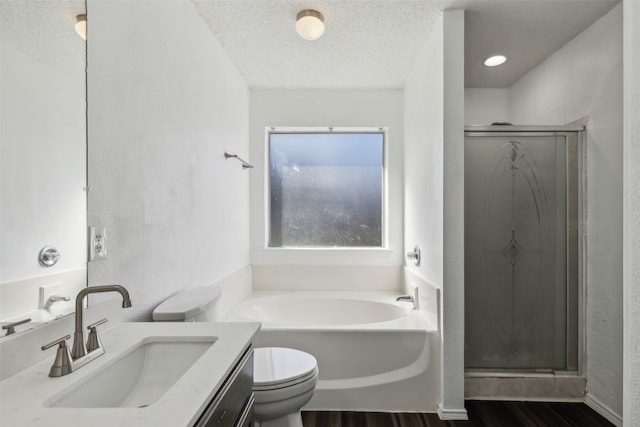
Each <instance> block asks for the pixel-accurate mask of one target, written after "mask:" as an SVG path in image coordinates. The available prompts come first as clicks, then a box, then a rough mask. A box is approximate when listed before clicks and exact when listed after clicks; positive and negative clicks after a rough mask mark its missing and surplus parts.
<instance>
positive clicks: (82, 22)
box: [74, 14, 87, 40]
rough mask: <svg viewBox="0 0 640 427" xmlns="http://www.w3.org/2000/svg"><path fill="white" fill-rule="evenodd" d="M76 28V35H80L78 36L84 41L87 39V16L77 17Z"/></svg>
mask: <svg viewBox="0 0 640 427" xmlns="http://www.w3.org/2000/svg"><path fill="white" fill-rule="evenodd" d="M74 28H75V29H76V33H78V35H79V36H80V37H82V39H83V40H86V39H87V15H84V14H82V15H78V16H76V25H74Z"/></svg>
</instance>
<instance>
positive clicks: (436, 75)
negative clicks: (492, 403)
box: [404, 11, 466, 419]
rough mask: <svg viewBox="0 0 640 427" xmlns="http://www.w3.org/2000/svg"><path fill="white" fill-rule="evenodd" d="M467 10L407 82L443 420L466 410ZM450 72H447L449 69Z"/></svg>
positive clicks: (417, 230)
mask: <svg viewBox="0 0 640 427" xmlns="http://www.w3.org/2000/svg"><path fill="white" fill-rule="evenodd" d="M463 58H464V12H463V11H446V12H443V15H442V18H441V19H440V20H439V21H438V23H437V24H436V25H435V26H434V29H433V31H432V33H431V36H430V38H429V40H427V41H426V45H425V48H424V51H423V52H422V53H421V55H420V57H419V59H418V61H417V63H416V65H415V66H414V68H413V70H412V71H411V74H410V75H409V77H408V78H407V81H406V84H405V104H404V110H405V122H404V123H405V242H406V245H407V246H411V247H413V244H415V243H417V244H419V245H420V247H421V249H422V258H423V261H422V264H421V265H420V266H419V267H416V266H413V265H412V264H411V263H409V264H408V267H407V269H408V271H409V272H410V273H414V274H416V275H417V276H418V277H420V278H422V279H424V280H425V281H426V282H427V283H430V284H433V285H434V286H435V287H437V288H440V289H441V302H440V303H441V306H442V319H441V325H440V328H441V331H442V348H441V361H442V365H441V380H440V381H441V385H440V388H441V401H440V407H439V409H438V412H439V414H440V415H441V416H442V417H443V418H447V419H455V418H466V411H465V409H464V357H463V354H464V271H463V269H462V268H461V266H462V265H464V242H463V240H464V230H463V226H464V218H463V215H464V200H463V190H464V181H463V166H464V150H463V148H464V133H463V124H464V83H463V78H464V63H463ZM445 70H446V73H445Z"/></svg>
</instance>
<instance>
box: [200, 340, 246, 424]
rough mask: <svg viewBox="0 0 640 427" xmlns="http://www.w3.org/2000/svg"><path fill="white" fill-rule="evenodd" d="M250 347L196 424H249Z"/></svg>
mask: <svg viewBox="0 0 640 427" xmlns="http://www.w3.org/2000/svg"><path fill="white" fill-rule="evenodd" d="M252 386H253V348H252V347H251V346H249V347H248V348H247V349H246V350H245V352H244V354H243V355H242V357H241V358H240V361H239V362H238V363H237V364H236V366H235V367H234V369H233V370H232V371H231V373H230V374H229V376H228V377H227V379H226V380H225V381H224V383H223V384H222V387H221V388H220V390H219V391H218V392H217V393H216V394H215V396H214V397H213V399H212V400H211V402H209V404H208V405H207V408H206V409H205V411H204V412H203V414H202V415H201V416H200V418H199V419H198V421H197V422H196V424H195V427H250V426H251V425H252V423H253V402H254V397H253V392H252V391H251V388H252Z"/></svg>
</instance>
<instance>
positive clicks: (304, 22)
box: [296, 9, 324, 41]
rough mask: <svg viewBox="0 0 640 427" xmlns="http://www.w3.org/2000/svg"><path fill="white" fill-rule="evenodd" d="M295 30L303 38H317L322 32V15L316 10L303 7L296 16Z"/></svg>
mask: <svg viewBox="0 0 640 427" xmlns="http://www.w3.org/2000/svg"><path fill="white" fill-rule="evenodd" d="M296 31H297V32H298V35H300V37H302V38H303V39H305V40H310V41H311V40H317V39H319V38H320V37H321V36H322V34H323V33H324V17H323V16H322V14H321V13H320V12H318V11H317V10H312V9H305V10H303V11H301V12H299V13H298V16H297V17H296Z"/></svg>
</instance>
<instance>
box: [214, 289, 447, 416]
mask: <svg viewBox="0 0 640 427" xmlns="http://www.w3.org/2000/svg"><path fill="white" fill-rule="evenodd" d="M398 295H399V294H398V293H380V292H376V293H368V292H367V293H364V292H271V291H269V292H266V291H261V292H254V293H252V294H251V295H250V296H249V297H248V298H246V299H245V300H244V301H242V302H241V303H240V304H238V305H237V306H236V307H234V308H233V309H232V310H231V311H230V312H229V313H227V314H226V315H225V316H224V317H223V318H222V320H223V321H260V322H262V330H261V331H260V333H259V335H258V337H257V340H256V343H255V344H256V346H257V347H265V346H281V347H291V348H297V349H300V350H303V351H306V352H308V353H311V354H313V355H314V356H315V357H316V359H318V367H319V372H320V377H319V381H318V385H317V387H316V392H315V394H314V396H313V398H312V399H311V401H310V402H309V404H308V405H307V406H306V407H305V408H306V409H314V410H321V409H332V410H368V411H409V412H412V411H419V412H434V411H435V410H436V407H437V403H438V393H439V382H438V378H439V373H438V365H439V363H438V358H439V341H440V339H439V334H438V332H437V329H436V325H434V324H433V323H432V322H430V321H429V316H426V315H425V313H424V312H422V311H420V310H413V306H412V304H411V303H408V302H396V301H395V298H396V297H397V296H398Z"/></svg>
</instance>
